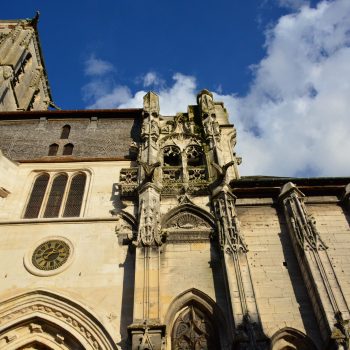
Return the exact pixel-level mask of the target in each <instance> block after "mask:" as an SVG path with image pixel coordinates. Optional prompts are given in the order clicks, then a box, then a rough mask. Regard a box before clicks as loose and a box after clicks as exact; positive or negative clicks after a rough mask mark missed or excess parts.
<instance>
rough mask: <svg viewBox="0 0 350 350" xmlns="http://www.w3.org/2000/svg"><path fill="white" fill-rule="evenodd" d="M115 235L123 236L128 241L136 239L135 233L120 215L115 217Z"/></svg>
mask: <svg viewBox="0 0 350 350" xmlns="http://www.w3.org/2000/svg"><path fill="white" fill-rule="evenodd" d="M115 220H116V225H115V233H116V235H117V236H123V235H125V236H126V237H127V238H128V239H129V240H130V241H134V240H135V239H136V236H137V233H136V232H135V231H134V230H133V228H132V226H131V225H130V224H129V223H127V222H126V221H125V220H124V219H123V217H122V216H121V215H120V214H117V215H116V218H115Z"/></svg>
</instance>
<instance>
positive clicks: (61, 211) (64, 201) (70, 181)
mask: <svg viewBox="0 0 350 350" xmlns="http://www.w3.org/2000/svg"><path fill="white" fill-rule="evenodd" d="M66 174H67V176H68V180H67V183H66V188H65V190H64V193H63V198H62V203H61V208H60V211H59V213H58V217H59V218H61V217H62V216H63V213H64V210H65V209H66V203H67V197H68V194H69V191H70V186H71V183H72V178H73V175H74V174H75V173H66Z"/></svg>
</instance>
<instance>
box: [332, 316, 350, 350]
mask: <svg viewBox="0 0 350 350" xmlns="http://www.w3.org/2000/svg"><path fill="white" fill-rule="evenodd" d="M335 319H336V323H335V325H334V328H333V331H332V335H331V339H333V340H334V341H335V343H336V344H337V347H338V349H341V350H349V349H350V321H349V320H344V319H343V315H342V313H341V312H340V311H338V312H336V313H335Z"/></svg>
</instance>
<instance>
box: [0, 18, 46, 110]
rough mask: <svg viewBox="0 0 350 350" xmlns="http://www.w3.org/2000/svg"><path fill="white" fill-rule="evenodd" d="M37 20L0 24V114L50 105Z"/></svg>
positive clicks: (2, 21)
mask: <svg viewBox="0 0 350 350" xmlns="http://www.w3.org/2000/svg"><path fill="white" fill-rule="evenodd" d="M38 17H39V14H37V15H36V16H35V17H34V18H33V19H26V20H1V21H0V111H32V110H46V109H48V107H49V106H50V105H51V104H52V98H51V93H50V88H49V84H48V80H47V75H46V71H45V66H44V61H43V57H42V53H41V49H40V44H39V39H38V31H37V22H38Z"/></svg>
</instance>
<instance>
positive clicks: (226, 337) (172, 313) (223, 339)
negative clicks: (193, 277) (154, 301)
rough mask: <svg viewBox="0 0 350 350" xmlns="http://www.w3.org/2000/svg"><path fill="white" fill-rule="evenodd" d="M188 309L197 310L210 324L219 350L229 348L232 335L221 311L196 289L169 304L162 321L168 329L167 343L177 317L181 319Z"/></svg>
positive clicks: (212, 301) (176, 322)
mask: <svg viewBox="0 0 350 350" xmlns="http://www.w3.org/2000/svg"><path fill="white" fill-rule="evenodd" d="M190 309H194V310H198V313H199V314H201V317H203V318H205V319H206V320H208V321H209V322H210V323H211V325H210V327H212V329H213V330H214V331H215V333H216V334H217V335H218V340H219V343H220V348H223V349H226V348H229V345H230V344H232V335H231V332H230V331H229V325H228V323H227V321H226V319H225V316H224V314H223V312H222V310H221V309H220V308H219V306H218V305H217V304H216V302H215V301H214V300H213V299H212V298H210V297H209V296H208V295H207V294H205V293H203V292H202V291H200V290H198V289H196V288H191V289H189V290H187V291H185V292H183V293H181V294H180V295H178V296H177V297H176V298H175V299H174V300H173V301H172V302H171V303H170V305H169V308H168V310H167V313H166V315H165V319H164V323H165V325H166V326H167V329H168V332H167V336H168V342H171V341H172V339H171V338H172V336H173V331H174V327H176V326H177V324H178V323H179V317H180V318H181V317H182V316H183V315H184V314H186V310H190Z"/></svg>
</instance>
